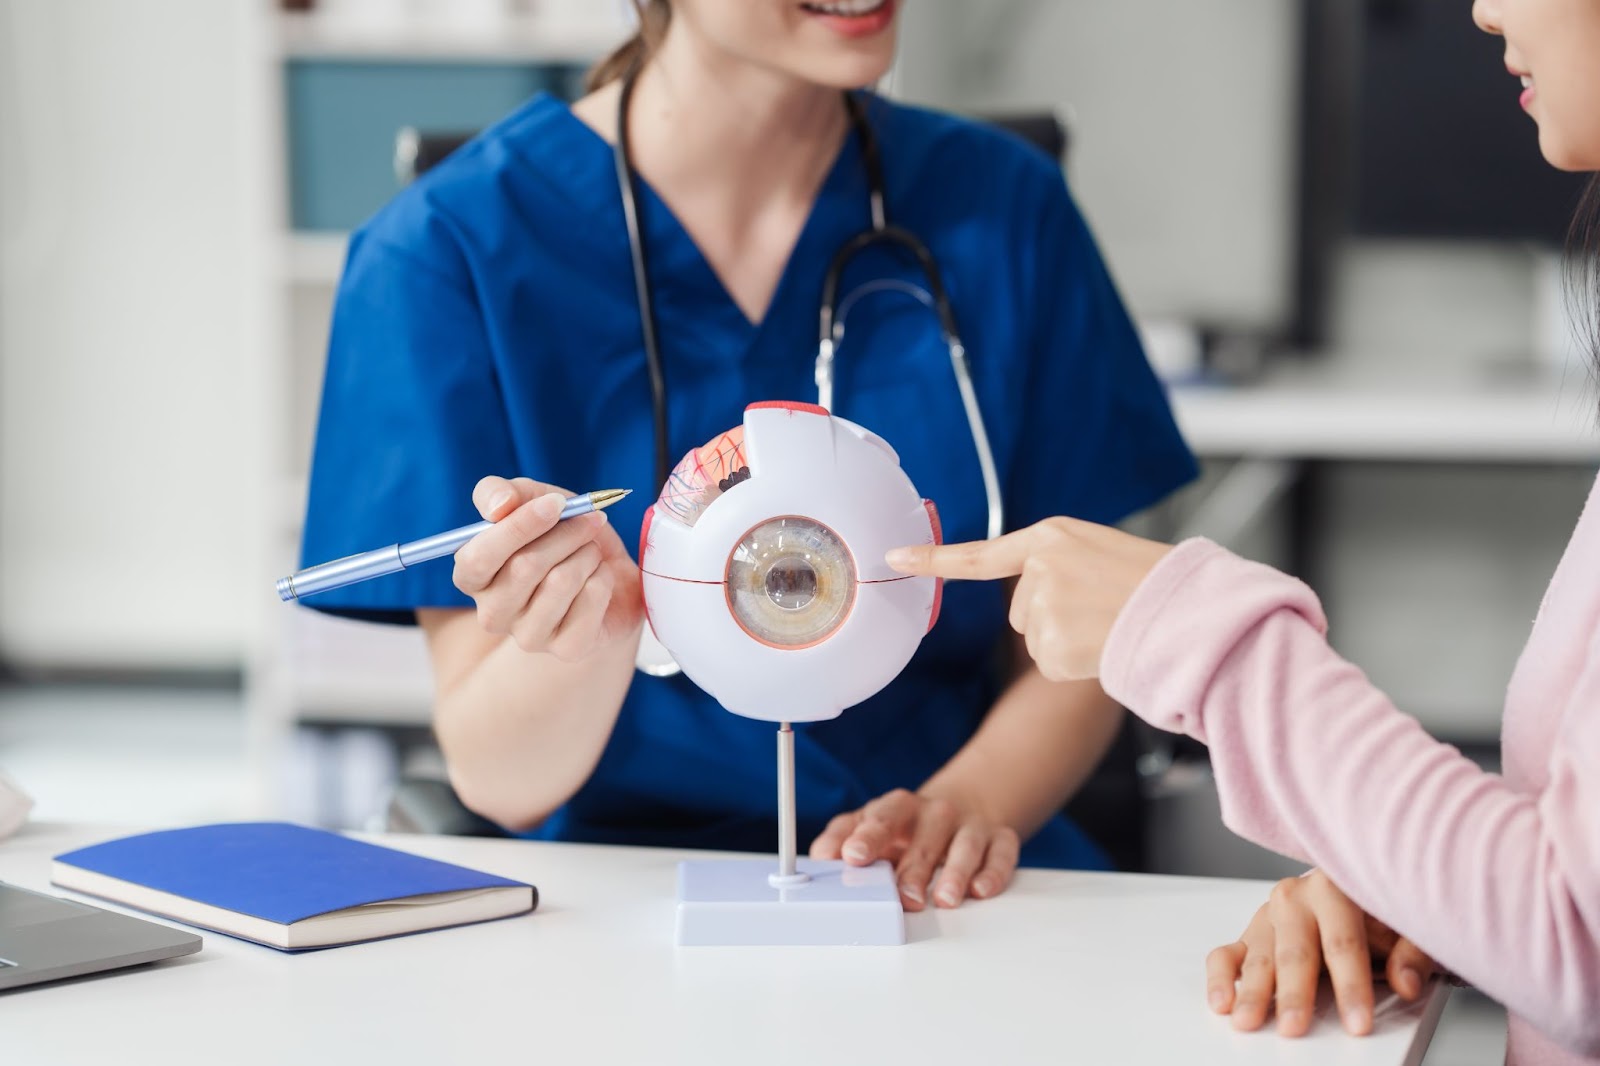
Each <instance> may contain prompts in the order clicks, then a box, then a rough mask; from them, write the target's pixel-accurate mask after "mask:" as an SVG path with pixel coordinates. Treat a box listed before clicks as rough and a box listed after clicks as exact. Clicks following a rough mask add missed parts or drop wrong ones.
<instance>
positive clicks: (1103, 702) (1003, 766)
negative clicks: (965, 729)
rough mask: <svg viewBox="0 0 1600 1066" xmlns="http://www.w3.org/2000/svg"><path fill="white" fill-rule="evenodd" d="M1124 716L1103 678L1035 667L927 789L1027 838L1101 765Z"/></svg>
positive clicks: (1004, 696)
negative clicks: (1067, 677)
mask: <svg viewBox="0 0 1600 1066" xmlns="http://www.w3.org/2000/svg"><path fill="white" fill-rule="evenodd" d="M1122 715H1123V711H1122V708H1121V707H1120V706H1118V705H1117V704H1116V703H1115V702H1114V701H1112V699H1111V698H1110V697H1108V696H1107V695H1106V694H1105V692H1104V691H1102V690H1101V688H1100V686H1099V684H1098V683H1096V682H1093V681H1068V682H1056V681H1049V680H1046V679H1045V677H1044V676H1043V675H1042V674H1040V673H1039V671H1038V670H1037V669H1036V668H1034V667H1032V666H1031V665H1030V666H1029V667H1028V668H1027V669H1026V670H1024V671H1023V672H1022V673H1021V674H1020V675H1019V676H1018V677H1017V679H1016V680H1015V681H1013V682H1012V683H1011V686H1010V687H1009V688H1007V689H1006V691H1005V692H1004V693H1003V694H1002V695H1001V697H1000V699H999V700H998V701H997V702H996V703H995V705H994V708H993V709H992V710H990V712H989V715H988V717H987V718H986V719H984V722H983V725H982V726H981V727H980V728H979V729H978V732H977V733H976V734H975V735H974V736H973V738H972V739H971V740H970V741H968V742H967V744H966V746H965V747H963V748H962V749H961V750H960V751H959V752H957V753H956V755H955V757H954V758H952V759H951V760H950V761H949V762H948V763H946V764H945V766H944V768H943V769H941V770H940V771H939V772H938V773H937V774H935V775H934V776H933V777H932V778H930V779H929V780H928V782H927V784H925V785H924V786H923V787H922V789H921V790H920V791H921V792H922V793H923V794H924V795H931V796H939V797H941V798H945V799H949V800H951V801H952V802H955V803H957V804H958V805H960V806H965V807H969V808H970V807H976V808H977V809H978V810H980V811H982V812H983V813H984V814H985V815H987V816H988V817H989V818H990V819H991V820H992V821H994V822H997V823H999V824H1001V825H1009V826H1011V827H1012V828H1013V829H1015V830H1016V831H1017V833H1018V835H1019V836H1021V837H1022V838H1023V839H1024V840H1026V839H1027V838H1028V837H1029V836H1031V835H1032V834H1033V833H1035V832H1036V831H1037V830H1038V829H1039V828H1040V827H1041V826H1042V825H1044V823H1045V822H1047V821H1049V819H1050V818H1051V817H1052V816H1053V815H1055V814H1056V813H1057V812H1058V811H1060V810H1061V808H1062V806H1063V805H1064V804H1065V803H1066V801H1067V800H1068V799H1070V798H1071V797H1072V795H1073V794H1074V793H1076V792H1077V791H1078V788H1079V787H1080V786H1082V784H1083V783H1084V781H1086V780H1087V779H1088V777H1089V775H1090V774H1091V773H1092V772H1093V771H1094V768H1095V767H1096V766H1097V765H1099V763H1100V760H1101V759H1102V758H1103V757H1104V756H1105V753H1106V751H1107V750H1108V749H1109V748H1110V747H1111V742H1112V741H1113V740H1114V739H1116V735H1117V729H1118V727H1119V726H1120V725H1121V722H1122Z"/></svg>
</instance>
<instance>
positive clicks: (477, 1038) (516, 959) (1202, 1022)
mask: <svg viewBox="0 0 1600 1066" xmlns="http://www.w3.org/2000/svg"><path fill="white" fill-rule="evenodd" d="M112 835H117V834H116V833H115V832H105V831H100V832H95V831H89V830H84V829H68V828H65V827H50V826H35V827H32V828H31V829H28V830H25V831H24V833H23V835H21V836H20V837H17V838H15V839H13V840H11V841H9V842H6V843H0V879H3V880H6V881H9V882H11V883H13V884H18V885H21V886H23V887H28V888H46V887H47V878H48V870H49V859H50V857H51V856H53V855H55V854H57V853H59V852H61V851H64V850H66V849H68V848H72V847H77V846H80V845H83V844H87V843H91V842H93V841H95V840H99V839H104V838H106V837H108V836H112ZM386 842H387V843H390V844H393V845H394V846H397V847H403V848H405V849H407V850H410V851H415V852H418V853H421V854H425V855H430V856H433V857H435V858H440V859H446V860H449V861H454V862H460V863H463V864H469V865H472V866H475V867H479V868H481V869H484V870H487V871H489V872H492V873H497V874H502V875H505V876H507V877H515V878H521V879H525V880H528V881H531V882H533V883H534V884H536V885H538V887H539V890H540V895H541V902H540V905H539V909H538V911H537V912H536V913H535V914H533V915H531V916H526V917H521V918H513V919H508V920H506V921H501V922H492V923H488V924H485V925H479V926H472V927H468V928H462V929H453V930H443V931H439V932H433V933H426V934H422V935H419V936H414V937H405V938H400V939H396V940H388V941H380V942H377V943H371V944H362V945H356V946H353V947H346V948H337V949H333V950H329V951H323V952H314V953H310V954H305V955H284V954H280V953H279V952H276V951H273V950H271V949H269V948H263V947H258V946H256V945H253V944H248V943H245V942H243V941H237V940H231V939H229V938H227V937H224V936H220V935H217V934H212V933H207V934H206V937H205V940H206V942H205V947H204V949H203V950H202V951H201V952H200V954H198V955H195V956H191V957H190V958H187V959H181V960H174V961H173V962H168V963H159V964H157V965H155V966H154V967H150V968H147V969H145V970H143V971H138V972H129V973H124V974H107V975H101V976H98V977H92V978H83V979H79V980H77V981H73V982H69V983H66V984H61V985H44V986H36V987H34V988H30V989H21V990H18V991H15V992H11V993H7V994H5V995H4V996H0V1058H3V1060H4V1061H5V1062H6V1063H8V1064H9V1063H18V1064H19V1066H21V1064H26V1066H52V1064H56V1063H73V1064H76V1063H91V1062H96V1063H98V1062H106V1063H111V1062H116V1063H145V1062H149V1063H161V1064H163V1066H169V1064H170V1066H179V1064H183V1063H214V1062H226V1063H229V1064H230V1066H249V1064H254V1063H263V1064H267V1063H270V1064H273V1066H281V1064H283V1063H320V1062H339V1063H352V1064H353V1063H383V1064H385V1066H403V1064H407V1063H417V1064H425V1066H440V1064H445V1063H449V1064H472V1063H483V1064H491V1063H502V1062H525V1063H536V1064H546V1063H548V1064H553V1066H577V1064H586V1063H628V1064H632V1063H650V1064H656V1063H692V1064H694V1066H705V1064H708V1063H735V1062H737V1063H746V1062H754V1063H759V1064H761V1066H780V1064H787V1063H796V1064H800V1063H804V1064H807V1066H814V1064H817V1063H854V1062H861V1063H898V1062H905V1063H919V1064H939V1063H952V1064H960V1066H972V1064H974V1063H990V1062H992V1063H1034V1062H1041V1063H1043V1062H1051V1063H1061V1062H1072V1063H1083V1064H1098V1063H1118V1064H1122V1063H1135V1064H1137V1063H1169V1062H1170V1063H1184V1064H1192V1066H1203V1064H1207V1063H1279V1062H1282V1063H1314V1064H1328V1066H1333V1064H1373V1066H1377V1064H1383V1066H1399V1064H1401V1063H1416V1062H1419V1061H1420V1060H1421V1058H1422V1055H1423V1053H1424V1051H1425V1049H1426V1046H1427V1043H1428V1040H1429V1038H1430V1037H1431V1035H1432V1032H1433V1027H1434V1024H1435V1023H1436V1021H1437V1019H1438V1014H1439V1012H1440V1011H1441V1010H1442V1009H1443V1006H1444V1000H1445V998H1446V995H1447V992H1446V991H1445V990H1444V989H1442V988H1441V989H1438V990H1436V991H1435V992H1434V994H1433V995H1432V996H1430V997H1428V998H1427V1000H1426V1001H1425V1003H1424V1004H1423V1005H1422V1006H1419V1007H1410V1008H1405V1009H1394V1008H1391V1009H1387V1010H1384V1011H1381V1012H1380V1015H1379V1018H1378V1021H1377V1026H1376V1032H1375V1033H1374V1034H1373V1035H1372V1036H1370V1037H1367V1038H1365V1039H1353V1038H1350V1037H1347V1036H1345V1035H1344V1034H1343V1033H1342V1032H1341V1031H1339V1029H1338V1028H1337V1021H1336V1019H1334V1017H1333V1016H1332V1012H1331V1011H1329V1010H1327V1009H1326V1008H1324V1010H1323V1011H1321V1012H1319V1018H1318V1021H1317V1026H1316V1029H1315V1030H1314V1032H1313V1034H1312V1035H1311V1036H1310V1037H1308V1038H1306V1039H1304V1040H1300V1041H1287V1040H1282V1039H1280V1038H1279V1037H1277V1036H1276V1035H1275V1034H1273V1033H1271V1032H1263V1033H1256V1034H1241V1033H1235V1032H1233V1031H1232V1030H1231V1029H1230V1028H1229V1026H1228V1023H1227V1021H1226V1019H1223V1018H1218V1017H1215V1016H1213V1015H1212V1014H1210V1013H1209V1012H1208V1011H1207V1009H1206V1007H1205V1005H1204V1003H1203V1002H1202V977H1201V973H1202V960H1203V959H1204V957H1205V953H1206V952H1207V951H1208V950H1209V949H1210V948H1212V947H1214V946H1216V945H1217V944H1220V943H1222V942H1224V941H1225V940H1228V939H1230V938H1232V937H1234V936H1237V935H1238V933H1239V931H1240V929H1242V928H1243V925H1244V923H1245V921H1246V919H1247V918H1248V917H1249V915H1250V914H1251V913H1252V912H1253V911H1254V909H1255V908H1256V907H1257V906H1258V905H1259V904H1260V903H1261V901H1262V900H1264V899H1265V898H1266V892H1267V886H1266V885H1265V884H1262V883H1258V882H1248V881H1211V880H1199V879H1188V878H1170V877H1137V876H1129V875H1110V874H1082V873H1063V872H1056V871H1033V870H1029V871H1023V872H1022V873H1021V874H1020V875H1019V877H1018V880H1017V883H1016V884H1015V885H1014V886H1013V887H1012V889H1011V890H1010V891H1009V892H1007V893H1006V894H1005V895H1004V896H1002V897H1001V898H999V899H996V900H991V901H988V902H984V903H977V904H967V905H965V906H963V907H962V908H960V909H959V910H957V911H954V912H939V913H927V914H921V915H908V916H907V918H908V921H907V931H908V934H909V938H910V943H908V944H907V945H906V946H905V947H903V948H801V949H763V948H685V949H679V948H675V947H674V946H673V944H672V919H673V883H674V864H675V863H676V862H677V860H678V859H679V858H682V857H683V855H684V853H678V852H668V851H660V850H651V849H640V848H601V847H588V846H579V845H560V844H531V843H523V842H514V841H493V840H470V839H450V838H440V837H392V838H388V839H387V840H386Z"/></svg>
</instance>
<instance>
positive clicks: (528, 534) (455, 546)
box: [279, 477, 644, 662]
mask: <svg viewBox="0 0 1600 1066" xmlns="http://www.w3.org/2000/svg"><path fill="white" fill-rule="evenodd" d="M625 495H627V493H626V492H625V491H620V490H606V491H604V492H595V493H588V494H585V495H584V496H578V497H573V496H572V495H571V494H570V493H567V492H564V491H562V490H560V489H557V488H555V487H554V486H551V485H546V484H543V483H540V482H537V481H533V480H532V479H530V478H515V479H506V478H499V477H487V478H484V479H483V480H482V481H480V482H478V484H477V487H476V488H474V489H473V492H472V500H473V503H474V505H475V506H476V507H477V509H478V512H479V513H480V514H481V515H483V517H484V519H485V521H483V522H480V523H477V524H475V525H472V526H463V527H462V528H461V529H459V530H452V531H450V532H449V533H442V534H439V535H437V536H435V537H429V538H427V539H426V540H422V541H415V542H412V544H408V545H396V546H394V547H393V548H389V549H384V550H383V552H384V553H386V554H390V557H391V558H396V557H397V558H398V559H399V560H400V565H399V566H395V567H393V568H392V569H400V568H403V567H404V566H409V565H412V564H413V563H414V562H417V561H420V559H419V558H418V557H417V556H416V552H417V551H418V550H422V549H425V550H426V551H429V552H432V553H433V554H431V555H428V556H427V557H429V558H437V557H439V556H442V555H445V554H449V553H450V552H451V551H454V552H455V573H454V575H453V580H454V582H455V586H456V588H458V589H460V590H461V591H462V592H464V593H466V594H467V595H468V596H471V597H472V598H473V600H474V601H476V603H477V609H478V620H479V623H480V624H481V625H482V626H483V628H484V629H485V630H487V631H488V632H489V633H491V634H494V635H496V636H509V637H511V638H512V639H513V640H515V642H516V644H517V646H518V647H520V648H522V649H523V650H524V651H529V652H549V653H550V654H552V655H554V656H556V657H557V658H560V659H563V660H566V661H569V662H571V661H577V660H579V659H582V658H585V657H586V656H587V655H588V654H589V653H590V652H592V651H593V650H594V649H595V648H596V647H597V646H599V645H600V644H603V643H609V642H610V641H612V640H615V639H618V638H621V637H628V636H632V635H633V633H634V632H635V631H636V630H637V629H638V626H639V623H640V621H641V620H642V619H643V616H644V600H643V597H642V595H641V592H640V586H639V571H638V567H637V566H636V565H635V563H634V562H633V560H632V559H631V558H630V557H629V555H628V552H627V549H626V548H625V547H624V546H623V544H622V539H621V538H620V537H618V536H617V532H616V530H615V529H613V528H612V527H611V524H610V523H609V522H608V521H606V518H605V515H604V513H603V511H602V510H601V509H602V508H604V507H606V506H609V505H610V504H612V503H615V502H616V501H617V500H618V499H620V498H621V497H622V496H625ZM446 545H448V546H447V547H444V550H440V548H441V546H446ZM408 549H410V550H411V551H410V552H409V553H408ZM369 554H371V555H374V556H376V555H378V554H380V553H376V552H375V553H369ZM364 558H365V556H356V557H354V559H353V560H340V561H339V562H338V563H336V564H327V565H329V566H335V565H344V566H347V567H348V566H349V564H350V563H351V562H352V561H355V560H361V559H364ZM323 569H324V568H323V567H313V568H311V570H308V571H302V572H301V573H299V574H296V575H294V576H293V577H292V578H285V579H283V581H280V582H279V588H280V594H282V593H283V592H284V590H285V588H286V587H287V588H288V589H289V590H290V591H291V592H292V591H293V590H295V589H297V588H298V589H301V590H304V589H305V588H306V586H305V585H304V584H303V580H304V578H305V576H306V575H308V574H315V573H316V572H317V571H319V570H323ZM383 572H392V570H391V571H383ZM366 576H376V575H375V574H368V575H366ZM364 579H365V578H364V577H363V578H357V580H364ZM345 583H348V582H345ZM326 587H335V586H331V585H330V586H326ZM300 594H301V595H310V594H311V592H309V591H301V592H300ZM284 598H285V599H288V598H290V596H288V595H286V596H284Z"/></svg>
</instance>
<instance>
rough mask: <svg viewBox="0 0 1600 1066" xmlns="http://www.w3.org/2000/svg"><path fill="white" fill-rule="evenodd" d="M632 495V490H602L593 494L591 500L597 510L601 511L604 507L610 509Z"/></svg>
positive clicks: (590, 496) (590, 495)
mask: <svg viewBox="0 0 1600 1066" xmlns="http://www.w3.org/2000/svg"><path fill="white" fill-rule="evenodd" d="M632 493H633V490H632V489H601V490H599V491H598V492H591V493H590V494H589V498H590V499H591V500H593V501H594V507H595V510H600V509H601V508H604V507H610V506H611V505H612V504H614V503H616V502H617V501H619V500H621V499H622V498H623V497H625V496H629V495H631V494H632Z"/></svg>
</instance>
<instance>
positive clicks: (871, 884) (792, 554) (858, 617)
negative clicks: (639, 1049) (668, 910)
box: [639, 403, 940, 944]
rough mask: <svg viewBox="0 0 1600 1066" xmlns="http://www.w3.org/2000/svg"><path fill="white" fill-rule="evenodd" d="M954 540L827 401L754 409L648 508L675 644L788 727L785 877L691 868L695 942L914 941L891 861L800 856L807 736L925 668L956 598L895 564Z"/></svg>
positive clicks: (655, 569) (658, 588)
mask: <svg viewBox="0 0 1600 1066" xmlns="http://www.w3.org/2000/svg"><path fill="white" fill-rule="evenodd" d="M938 540H939V521H938V515H937V513H936V512H935V511H934V508H933V505H932V504H931V503H929V502H928V501H926V500H923V499H922V497H921V496H920V495H918V493H917V491H916V488H915V487H914V486H913V485H912V484H911V479H910V478H908V477H907V476H906V475H905V472H904V471H903V470H901V469H900V459H899V456H897V455H896V454H895V452H894V449H893V448H891V447H890V446H889V445H888V444H887V443H886V442H885V441H883V440H882V439H881V438H879V437H877V436H875V435H874V434H872V433H871V432H869V431H867V430H865V429H863V428H862V427H860V426H858V425H856V424H854V423H852V422H847V421H845V420H844V419H842V418H834V417H832V416H831V415H829V414H828V412H827V411H825V410H824V409H823V408H821V407H816V406H814V405H811V404H799V403H760V404H752V405H751V406H750V407H748V408H746V410H745V414H744V424H743V425H742V426H739V427H736V428H734V429H731V430H729V431H728V432H726V433H724V434H722V435H721V436H719V437H717V438H716V439H714V440H712V441H711V442H709V443H708V444H706V445H705V446H704V447H700V448H696V449H695V450H694V451H692V452H690V453H689V454H688V455H686V456H685V457H684V459H683V461H682V462H680V463H679V464H678V466H677V468H676V469H674V470H673V472H672V476H671V477H670V478H669V479H668V480H667V484H666V486H665V487H664V488H663V489H662V491H661V496H660V498H659V499H658V500H657V502H656V504H655V505H654V506H653V507H651V508H650V509H649V510H648V511H646V512H645V519H644V527H643V529H642V530H641V531H640V537H639V569H640V571H641V573H642V575H643V582H644V601H645V611H646V614H647V616H648V618H649V623H650V626H651V628H652V630H653V631H654V633H655V635H656V637H657V639H659V640H660V642H661V643H662V645H664V646H665V647H666V649H667V650H668V651H669V652H671V653H672V657H673V658H674V659H675V660H677V663H678V665H679V666H681V667H682V668H683V672H684V674H685V675H686V676H687V677H688V678H689V679H690V680H692V681H693V682H694V683H695V684H697V685H699V686H700V687H701V688H703V689H705V690H706V691H707V692H709V693H711V694H712V695H713V696H715V697H716V698H717V700H718V702H720V703H721V704H722V705H723V706H724V707H725V708H727V709H728V710H730V711H732V712H734V713H735V714H740V715H744V716H746V717H749V718H760V719H764V720H766V721H771V722H777V723H779V731H778V801H779V802H778V806H779V826H778V838H779V839H778V845H779V846H778V850H779V864H778V867H777V870H776V872H770V871H771V866H770V864H766V863H761V862H760V861H759V860H758V861H756V862H755V863H752V862H750V861H744V862H742V863H741V862H736V861H734V862H730V861H726V860H724V861H711V862H694V863H685V864H684V865H683V866H682V867H680V878H679V893H680V894H679V912H678V934H679V941H680V943H686V944H689V943H694V944H709V943H899V942H901V940H902V939H903V936H904V931H903V925H902V920H901V916H900V904H899V895H898V892H897V890H896V889H895V886H894V882H893V876H892V871H890V870H889V868H888V867H887V866H886V865H884V866H882V867H881V868H877V867H866V868H861V869H854V868H850V869H846V868H844V867H843V866H842V865H841V864H839V863H831V864H830V863H819V862H812V861H810V860H797V857H796V841H795V825H794V746H793V745H794V733H793V731H792V729H791V727H790V723H791V722H811V721H819V720H823V719H828V718H834V717H837V716H838V715H839V714H841V713H843V712H844V711H845V709H846V708H849V707H852V706H854V705H855V704H857V703H860V702H861V701H863V700H865V699H867V698H868V697H869V696H871V695H873V694H874V693H876V692H877V691H879V690H880V689H882V688H883V687H884V686H885V685H887V684H888V683H889V682H890V681H892V680H893V679H894V678H895V676H896V675H898V674H899V673H900V671H901V670H903V669H904V668H905V666H906V664H907V663H908V662H910V661H911V656H912V655H913V654H914V653H915V652H916V650H917V646H918V645H919V644H921V642H922V638H923V635H924V634H926V633H927V632H928V630H929V629H931V628H932V627H933V623H934V621H935V620H936V619H937V617H938V611H939V598H940V586H939V583H938V582H937V581H935V580H933V579H931V578H913V577H906V576H904V575H902V574H899V573H897V572H895V571H894V570H891V569H890V568H889V566H888V565H887V564H886V563H885V562H884V555H885V553H886V552H888V551H889V549H891V548H896V547H900V546H902V545H907V544H928V543H936V542H937V541H938ZM814 878H816V879H817V880H816V881H815V883H813V879H814ZM769 903H770V904H772V906H771V907H768V906H765V904H769ZM842 903H848V904H850V906H843V907H841V906H839V904H842ZM748 904H761V905H762V906H755V907H750V906H747V905H748ZM819 910H820V911H821V912H822V915H823V916H822V917H820V918H819V917H818V911H819Z"/></svg>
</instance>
